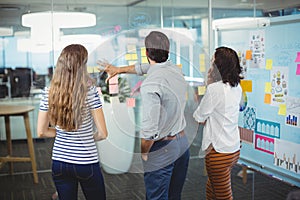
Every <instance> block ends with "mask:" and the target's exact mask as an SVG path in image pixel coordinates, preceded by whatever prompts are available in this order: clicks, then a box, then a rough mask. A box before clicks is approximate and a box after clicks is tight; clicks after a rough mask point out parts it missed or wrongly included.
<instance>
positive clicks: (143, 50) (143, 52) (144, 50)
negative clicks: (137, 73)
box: [141, 47, 146, 56]
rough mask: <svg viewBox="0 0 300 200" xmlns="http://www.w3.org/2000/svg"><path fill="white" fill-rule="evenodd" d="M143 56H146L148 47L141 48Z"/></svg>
mask: <svg viewBox="0 0 300 200" xmlns="http://www.w3.org/2000/svg"><path fill="white" fill-rule="evenodd" d="M141 56H146V47H142V48H141Z"/></svg>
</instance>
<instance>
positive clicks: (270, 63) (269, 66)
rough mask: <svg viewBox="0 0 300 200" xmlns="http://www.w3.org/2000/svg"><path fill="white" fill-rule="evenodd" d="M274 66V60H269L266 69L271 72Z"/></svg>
mask: <svg viewBox="0 0 300 200" xmlns="http://www.w3.org/2000/svg"><path fill="white" fill-rule="evenodd" d="M272 66H273V60H272V59H267V60H266V69H267V70H271V69H272Z"/></svg>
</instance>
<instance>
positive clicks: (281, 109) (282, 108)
mask: <svg viewBox="0 0 300 200" xmlns="http://www.w3.org/2000/svg"><path fill="white" fill-rule="evenodd" d="M278 115H284V116H285V115H286V104H279V110H278Z"/></svg>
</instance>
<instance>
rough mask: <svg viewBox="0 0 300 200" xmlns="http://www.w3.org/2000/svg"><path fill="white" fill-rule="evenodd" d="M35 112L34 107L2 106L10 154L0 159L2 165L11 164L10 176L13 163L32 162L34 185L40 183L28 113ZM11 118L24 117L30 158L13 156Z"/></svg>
mask: <svg viewBox="0 0 300 200" xmlns="http://www.w3.org/2000/svg"><path fill="white" fill-rule="evenodd" d="M33 110H34V107H33V106H15V105H0V117H4V120H5V133H6V144H7V153H8V155H7V156H6V157H0V163H1V165H2V164H4V163H7V162H9V165H10V174H13V162H31V166H32V172H33V181H34V183H38V175H37V170H36V160H35V153H34V147H33V141H32V135H31V131H30V123H29V115H28V113H29V112H30V111H33ZM11 116H23V119H24V124H25V129H26V136H27V145H28V151H29V157H14V156H12V142H11V132H10V119H9V117H11Z"/></svg>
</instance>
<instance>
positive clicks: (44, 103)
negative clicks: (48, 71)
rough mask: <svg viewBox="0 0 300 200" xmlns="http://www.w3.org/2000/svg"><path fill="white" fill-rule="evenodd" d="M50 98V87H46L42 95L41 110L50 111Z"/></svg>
mask: <svg viewBox="0 0 300 200" xmlns="http://www.w3.org/2000/svg"><path fill="white" fill-rule="evenodd" d="M48 99H49V88H47V87H45V88H44V90H43V92H42V97H41V100H40V108H39V109H40V110H41V111H48V107H49V104H48Z"/></svg>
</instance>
